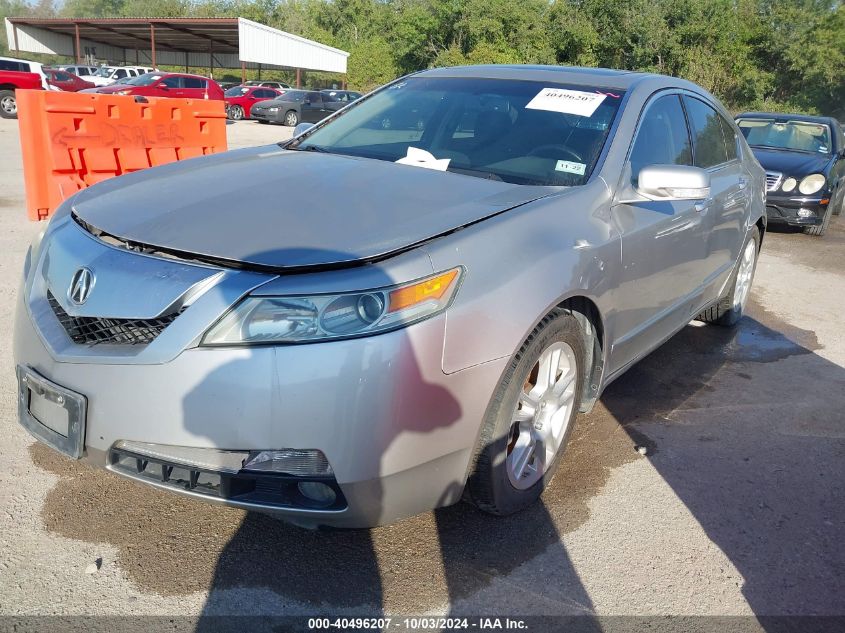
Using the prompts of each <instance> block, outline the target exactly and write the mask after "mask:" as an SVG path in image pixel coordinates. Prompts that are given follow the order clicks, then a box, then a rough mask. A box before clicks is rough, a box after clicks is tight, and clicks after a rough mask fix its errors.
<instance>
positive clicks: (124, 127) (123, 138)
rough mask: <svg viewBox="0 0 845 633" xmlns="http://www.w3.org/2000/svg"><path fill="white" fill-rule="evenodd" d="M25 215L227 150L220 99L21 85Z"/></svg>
mask: <svg viewBox="0 0 845 633" xmlns="http://www.w3.org/2000/svg"><path fill="white" fill-rule="evenodd" d="M17 98H18V120H19V121H18V123H19V127H20V134H21V152H22V154H23V168H24V180H25V181H26V206H27V214H28V215H29V218H30V219H31V220H43V219H44V218H47V217H49V216H50V214H51V213H52V212H53V211H55V209H56V208H57V207H58V206H59V204H61V202H62V200H64V199H65V198H67V197H68V196H71V195H73V194H74V193H76V192H77V191H79V190H80V189H84V188H85V187H87V186H89V185H93V184H95V183H97V182H100V181H101V180H105V179H107V178H111V177H113V176H120V175H121V174H125V173H128V172H132V171H138V170H139V169H146V168H147V167H152V166H155V165H163V164H165V163H170V162H173V161H175V160H181V159H183V158H192V157H194V156H202V155H204V154H213V153H215V152H222V151H225V150H226V112H225V109H224V104H223V101H214V100H204V99H167V98H152V97H150V98H147V103H138V102H136V101H135V97H132V96H120V95H106V94H84V93H76V92H52V91H49V92H48V91H44V90H19V91H18V92H17Z"/></svg>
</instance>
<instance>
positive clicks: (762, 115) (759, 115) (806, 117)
mask: <svg viewBox="0 0 845 633" xmlns="http://www.w3.org/2000/svg"><path fill="white" fill-rule="evenodd" d="M735 118H737V119H755V118H756V119H775V120H776V121H806V122H807V123H824V124H827V125H835V124H837V123H838V121H837V120H836V119H834V118H833V117H829V116H814V115H811V114H790V113H788V112H741V113H739V114H737V115H736V117H735Z"/></svg>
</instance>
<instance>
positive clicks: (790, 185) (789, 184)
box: [781, 178, 798, 193]
mask: <svg viewBox="0 0 845 633" xmlns="http://www.w3.org/2000/svg"><path fill="white" fill-rule="evenodd" d="M797 184H798V181H797V180H795V178H787V179H786V180H784V181H783V186H781V190H782V191H785V192H786V193H789V192H790V191H792V190H793V189H795V185H797Z"/></svg>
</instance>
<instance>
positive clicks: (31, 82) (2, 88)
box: [0, 70, 43, 119]
mask: <svg viewBox="0 0 845 633" xmlns="http://www.w3.org/2000/svg"><path fill="white" fill-rule="evenodd" d="M25 89H31V90H43V87H42V85H41V76H40V75H36V74H35V73H22V72H18V71H15V70H0V117H2V118H4V119H17V118H18V102H17V100H16V99H15V90H25Z"/></svg>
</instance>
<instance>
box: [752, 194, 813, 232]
mask: <svg viewBox="0 0 845 633" xmlns="http://www.w3.org/2000/svg"><path fill="white" fill-rule="evenodd" d="M823 200H824V201H826V200H828V197H827V196H825V197H819V196H814V197H804V198H800V197H795V198H790V197H786V196H772V195H771V194H770V195H769V196H767V198H766V215H767V216H768V219H769V221H770V222H775V223H781V224H789V225H791V226H816V225H819V224H821V223H822V220H823V219H824V214H825V213H826V212H827V206H828V203H827V202H825V203H824V204H822V201H823Z"/></svg>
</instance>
